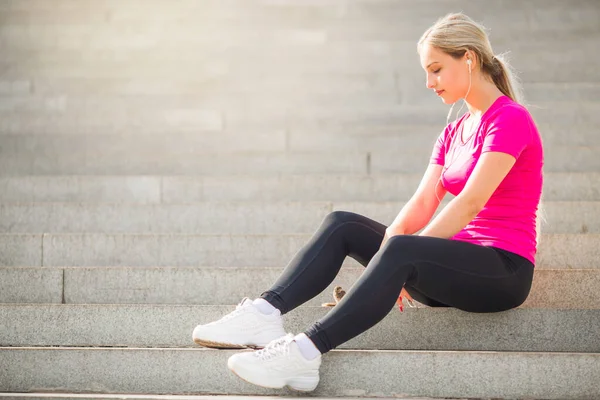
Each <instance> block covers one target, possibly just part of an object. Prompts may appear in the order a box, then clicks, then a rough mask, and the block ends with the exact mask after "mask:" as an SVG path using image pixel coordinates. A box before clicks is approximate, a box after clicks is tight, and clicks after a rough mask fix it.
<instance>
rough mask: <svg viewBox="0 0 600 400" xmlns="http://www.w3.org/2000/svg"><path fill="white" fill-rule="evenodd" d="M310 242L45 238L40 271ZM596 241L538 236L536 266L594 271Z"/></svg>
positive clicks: (192, 260)
mask: <svg viewBox="0 0 600 400" xmlns="http://www.w3.org/2000/svg"><path fill="white" fill-rule="evenodd" d="M1 237H4V238H7V239H5V242H6V243H15V242H18V240H17V239H15V238H16V236H13V235H10V234H5V235H3V236H1ZM310 237H311V235H306V234H285V235H194V234H190V235H185V234H162V235H161V234H46V235H44V238H43V248H44V254H43V261H44V263H43V266H45V267H60V266H81V267H94V266H134V267H135V266H159V267H160V266H248V267H249V266H275V265H286V264H287V263H288V262H289V260H290V259H291V258H292V257H293V256H294V255H295V254H296V253H297V252H298V251H300V249H301V248H302V247H303V246H304V245H305V244H306V243H307V242H308V240H309V239H310ZM598 240H599V239H598V235H597V234H545V235H542V237H541V241H540V242H541V244H540V246H539V252H538V257H537V260H536V261H537V263H538V264H540V265H551V266H553V267H556V268H578V267H579V268H580V267H584V268H585V267H587V266H589V265H595V264H597V261H598V256H599V255H600V253H599V252H600V249H599V248H598V246H597V243H598ZM19 246H22V245H21V244H20V243H19ZM19 248H21V247H19ZM23 248H24V249H28V248H29V246H25V247H23ZM19 253H20V251H17V250H12V251H9V252H8V253H7V254H6V255H5V257H6V258H7V261H6V263H8V265H9V266H10V265H11V264H10V263H11V262H12V261H11V259H12V258H16V260H17V261H15V262H20V261H19V260H20V258H18V257H22V256H19Z"/></svg>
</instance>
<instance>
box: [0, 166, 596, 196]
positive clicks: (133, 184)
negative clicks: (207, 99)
mask: <svg viewBox="0 0 600 400" xmlns="http://www.w3.org/2000/svg"><path fill="white" fill-rule="evenodd" d="M421 177H422V173H414V174H399V173H391V174H382V173H379V174H377V175H373V176H369V175H355V174H326V175H325V174H319V175H316V174H303V175H299V174H290V175H282V176H266V177H258V176H253V175H240V176H226V177H211V176H173V175H171V176H162V177H158V176H23V177H0V189H1V190H0V201H1V202H3V203H6V202H86V203H143V204H148V203H193V202H198V201H213V200H214V201H242V200H243V201H246V200H252V201H344V202H348V201H406V200H408V199H409V198H410V197H411V196H412V194H413V193H414V191H415V190H416V188H417V186H418V184H419V181H420V179H421ZM544 179H545V181H544V197H543V198H544V200H547V201H599V200H600V189H599V187H600V185H599V183H600V174H599V173H597V172H586V173H577V172H568V173H556V172H554V173H546V174H545V178H544Z"/></svg>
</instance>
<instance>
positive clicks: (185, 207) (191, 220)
mask: <svg viewBox="0 0 600 400" xmlns="http://www.w3.org/2000/svg"><path fill="white" fill-rule="evenodd" d="M450 198H451V196H448V197H447V199H444V203H443V204H442V206H440V208H439V210H438V213H439V212H440V211H441V210H442V209H443V207H444V206H445V205H446V204H447V203H448V202H449V201H450ZM404 204H405V202H324V201H323V202H311V201H306V202H293V201H289V202H284V201H282V202H275V201H274V202H269V203H268V204H266V203H263V202H255V201H246V202H217V201H212V202H199V203H195V204H161V205H141V204H140V205H134V204H86V203H19V204H16V203H5V204H2V203H0V232H3V233H44V232H46V233H94V232H96V233H98V232H111V233H192V234H238V235H240V234H286V233H307V234H308V233H310V234H312V233H313V232H314V231H315V230H316V229H317V228H318V227H319V225H320V224H321V222H322V221H323V219H324V218H325V217H326V216H327V214H329V213H330V212H331V211H333V210H342V211H350V212H355V213H358V214H362V215H364V216H366V217H369V218H371V219H374V220H376V221H379V222H381V223H383V224H385V225H389V224H390V223H392V221H393V220H394V218H395V217H396V215H397V214H398V213H399V212H400V210H401V209H402V207H403V206H404ZM540 221H541V226H542V232H544V233H600V202H582V201H578V202H575V201H574V202H553V201H546V202H543V204H542V213H541V219H540Z"/></svg>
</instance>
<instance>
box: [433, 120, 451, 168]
mask: <svg viewBox="0 0 600 400" xmlns="http://www.w3.org/2000/svg"><path fill="white" fill-rule="evenodd" d="M447 135H448V127H446V129H444V130H443V131H442V133H441V134H440V136H439V137H438V138H437V140H436V142H435V145H434V146H433V152H432V153H431V158H430V160H429V163H430V164H438V165H444V162H445V159H446V136H447Z"/></svg>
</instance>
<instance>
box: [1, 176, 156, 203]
mask: <svg viewBox="0 0 600 400" xmlns="http://www.w3.org/2000/svg"><path fill="white" fill-rule="evenodd" d="M160 200H161V179H160V178H158V177H153V176H124V177H116V176H112V177H111V176H96V177H90V176H51V177H45V176H23V177H0V201H2V202H64V201H74V202H80V201H84V202H91V203H97V202H109V203H159V202H160Z"/></svg>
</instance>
